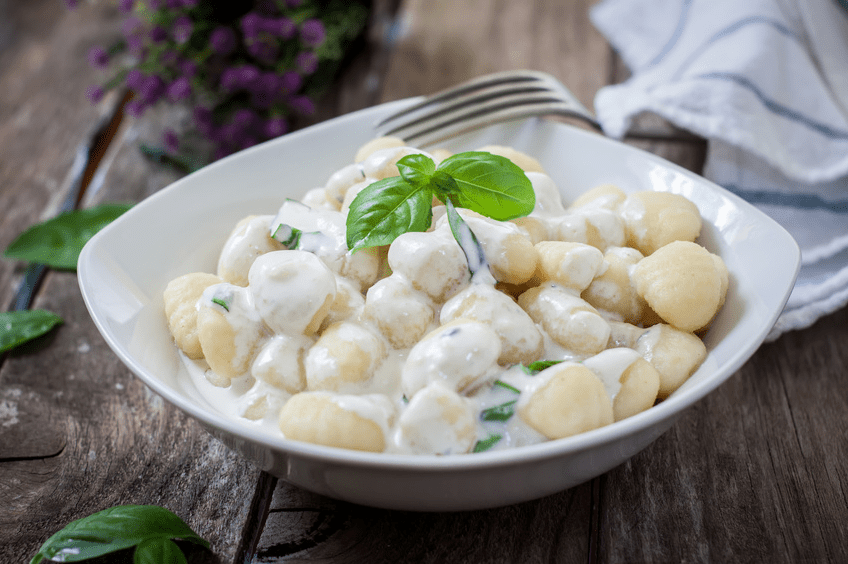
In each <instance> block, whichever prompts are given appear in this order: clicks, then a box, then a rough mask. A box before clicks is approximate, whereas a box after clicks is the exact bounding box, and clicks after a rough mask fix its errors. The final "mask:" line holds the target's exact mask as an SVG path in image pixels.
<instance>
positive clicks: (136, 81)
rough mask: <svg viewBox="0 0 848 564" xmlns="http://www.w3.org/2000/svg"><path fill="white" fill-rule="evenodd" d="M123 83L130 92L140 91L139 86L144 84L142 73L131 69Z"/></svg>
mask: <svg viewBox="0 0 848 564" xmlns="http://www.w3.org/2000/svg"><path fill="white" fill-rule="evenodd" d="M124 83H125V84H126V85H127V87H128V88H130V89H131V90H141V86H142V84H144V73H142V72H141V71H140V70H138V69H131V70H130V71H129V72H128V73H127V76H126V78H124Z"/></svg>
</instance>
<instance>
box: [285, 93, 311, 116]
mask: <svg viewBox="0 0 848 564" xmlns="http://www.w3.org/2000/svg"><path fill="white" fill-rule="evenodd" d="M289 106H290V107H291V109H293V110H294V111H295V112H297V113H299V114H302V115H305V116H308V115H312V114H314V113H315V102H313V101H312V100H310V99H309V98H308V97H307V96H292V97H291V98H289Z"/></svg>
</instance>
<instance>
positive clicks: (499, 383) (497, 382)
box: [492, 380, 521, 394]
mask: <svg viewBox="0 0 848 564" xmlns="http://www.w3.org/2000/svg"><path fill="white" fill-rule="evenodd" d="M492 385H493V386H498V387H499V388H504V389H507V390H509V391H510V392H515V393H516V394H520V393H521V390H519V389H518V388H516V387H515V386H511V385H509V384H507V383H506V382H504V381H503V380H495V381H494V383H493V384H492Z"/></svg>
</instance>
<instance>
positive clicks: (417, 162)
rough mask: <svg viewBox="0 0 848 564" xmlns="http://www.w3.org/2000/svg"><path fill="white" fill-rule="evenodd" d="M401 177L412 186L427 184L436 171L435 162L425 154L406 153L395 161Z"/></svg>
mask: <svg viewBox="0 0 848 564" xmlns="http://www.w3.org/2000/svg"><path fill="white" fill-rule="evenodd" d="M397 167H398V171H399V172H400V176H401V178H403V179H404V180H406V181H407V182H408V183H409V184H411V185H412V186H419V187H423V186H427V185H428V184H430V178H431V177H432V176H433V173H434V172H435V171H436V163H434V162H433V159H431V158H430V157H428V156H427V155H422V154H420V153H416V154H413V155H407V156H405V157H403V158H402V159H400V160H399V161H398V162H397Z"/></svg>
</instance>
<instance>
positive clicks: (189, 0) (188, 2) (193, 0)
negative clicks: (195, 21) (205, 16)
mask: <svg viewBox="0 0 848 564" xmlns="http://www.w3.org/2000/svg"><path fill="white" fill-rule="evenodd" d="M195 6H197V0H183V8H194V7H195Z"/></svg>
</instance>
